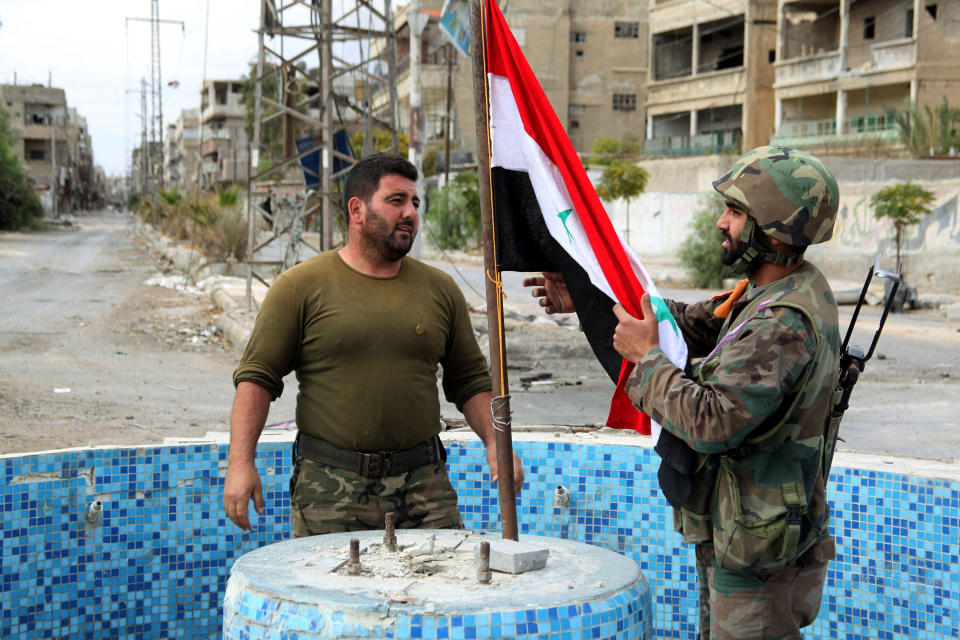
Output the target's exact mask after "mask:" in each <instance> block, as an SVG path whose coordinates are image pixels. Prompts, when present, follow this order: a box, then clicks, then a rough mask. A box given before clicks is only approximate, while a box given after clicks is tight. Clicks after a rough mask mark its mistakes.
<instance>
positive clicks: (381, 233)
mask: <svg viewBox="0 0 960 640" xmlns="http://www.w3.org/2000/svg"><path fill="white" fill-rule="evenodd" d="M419 207H420V197H419V196H418V195H417V185H416V184H415V183H414V182H413V180H409V179H407V178H404V177H403V176H399V175H386V176H383V177H381V178H380V186H379V187H378V188H377V190H376V192H374V194H373V196H372V197H371V198H370V201H369V202H366V203H363V213H364V215H363V219H362V223H361V234H362V236H363V240H364V244H366V245H367V246H368V247H369V248H371V249H373V250H374V251H376V252H377V253H379V254H380V255H381V256H382V257H383V258H385V259H387V260H391V261H392V260H399V259H400V258H402V257H403V256H405V255H407V252H409V251H410V247H411V246H413V239H414V238H415V237H416V235H417V228H418V227H419V224H420V219H419V216H418V214H417V209H418V208H419Z"/></svg>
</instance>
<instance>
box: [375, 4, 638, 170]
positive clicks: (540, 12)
mask: <svg viewBox="0 0 960 640" xmlns="http://www.w3.org/2000/svg"><path fill="white" fill-rule="evenodd" d="M421 5H422V11H423V13H424V14H425V15H426V16H427V17H428V22H427V24H426V26H425V28H424V31H423V35H422V36H421V47H422V49H421V52H420V61H421V90H420V91H421V103H422V111H423V117H424V120H425V127H424V128H425V130H426V137H427V139H426V141H425V144H427V145H431V144H432V145H440V144H441V143H442V141H443V138H444V135H445V128H446V121H447V86H448V85H447V83H448V79H447V77H448V63H449V66H450V67H451V69H450V71H451V73H450V77H451V80H450V83H451V86H452V91H453V96H452V105H451V107H452V108H451V110H450V121H451V123H450V124H451V145H452V148H453V149H454V150H457V149H462V150H466V151H473V150H474V147H475V144H476V143H475V129H474V127H475V125H474V112H475V102H474V97H473V80H472V66H471V62H470V59H469V58H467V57H465V56H462V55H461V54H459V53H456V51H455V49H454V48H453V47H452V46H451V45H450V44H449V43H448V41H447V40H446V37H445V36H444V35H443V34H442V33H441V31H440V27H439V22H440V9H441V8H442V5H443V1H442V0H422V2H421ZM406 9H409V5H408V6H407V7H406ZM407 17H408V16H407V14H406V10H405V8H404V7H402V6H401V7H400V8H399V9H398V11H397V18H396V33H397V43H396V46H397V60H398V64H397V66H398V78H397V81H396V86H397V96H398V109H397V111H398V118H397V121H398V122H399V123H401V129H402V130H404V131H406V130H407V127H408V123H409V122H410V106H409V105H410V92H411V85H410V73H409V70H410V64H409V60H410V58H409V56H410V28H409V22H408V20H407ZM506 17H507V21H508V22H509V24H510V28H511V30H512V32H513V34H514V36H515V37H516V39H517V42H518V44H519V45H520V47H521V49H522V50H523V52H524V55H525V56H526V58H527V61H528V62H529V63H530V66H531V68H532V69H533V71H534V73H535V74H536V76H537V79H538V80H539V81H540V84H541V85H542V87H543V90H544V92H545V93H546V95H547V98H548V99H549V100H550V103H551V105H552V106H553V108H554V111H556V113H557V116H558V117H559V119H560V122H562V123H563V124H564V125H565V126H566V127H567V130H568V132H569V135H570V139H571V141H572V142H573V145H574V147H575V148H576V149H577V150H578V151H580V152H582V153H588V152H590V150H591V148H592V146H593V143H594V141H595V140H596V139H597V138H599V137H610V138H616V139H622V138H624V137H628V136H630V137H635V138H638V139H639V138H642V137H643V127H644V87H645V85H646V80H647V64H646V59H647V56H646V51H647V49H646V47H645V46H643V43H645V41H646V33H647V31H646V25H647V7H646V3H644V2H631V1H630V0H612V1H604V2H601V1H600V0H512V1H511V2H510V3H509V6H508V8H507V16H506ZM378 89H379V90H378V91H376V92H375V94H374V100H373V104H374V105H375V107H383V106H385V105H386V104H387V100H388V98H389V96H388V92H387V91H386V88H383V87H381V88H378Z"/></svg>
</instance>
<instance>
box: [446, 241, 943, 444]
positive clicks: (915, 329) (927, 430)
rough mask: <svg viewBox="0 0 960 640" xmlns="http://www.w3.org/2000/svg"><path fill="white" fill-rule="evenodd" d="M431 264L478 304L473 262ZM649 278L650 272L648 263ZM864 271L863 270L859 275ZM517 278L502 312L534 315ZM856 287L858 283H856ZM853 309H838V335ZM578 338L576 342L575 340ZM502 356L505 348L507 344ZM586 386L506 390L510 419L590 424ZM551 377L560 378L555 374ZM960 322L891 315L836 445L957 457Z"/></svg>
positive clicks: (599, 411)
mask: <svg viewBox="0 0 960 640" xmlns="http://www.w3.org/2000/svg"><path fill="white" fill-rule="evenodd" d="M432 263H433V264H434V265H435V266H437V267H440V268H442V269H444V270H445V271H447V272H448V273H450V274H451V275H452V276H453V277H454V278H455V279H456V280H457V281H458V282H459V283H461V288H462V289H463V290H464V293H465V295H466V296H467V298H468V300H469V301H470V302H471V303H472V304H474V305H483V304H484V300H483V298H482V297H481V296H480V294H481V293H482V292H483V286H484V285H483V278H484V274H483V270H482V268H481V267H480V266H478V265H463V264H458V265H456V268H454V267H453V265H451V264H450V262H448V261H445V260H433V261H432ZM648 268H649V269H650V270H651V275H652V276H653V277H654V278H657V273H656V272H655V270H654V269H653V268H652V267H650V266H649V265H648ZM864 273H866V270H864ZM523 278H524V274H517V273H505V274H503V281H504V291H505V292H506V295H507V298H506V302H505V308H506V310H507V311H508V312H513V313H515V314H519V315H527V316H530V317H538V316H539V315H540V314H542V311H541V310H540V309H539V307H537V305H536V301H535V300H534V299H533V298H532V297H531V296H530V292H529V291H528V290H526V289H524V287H523V286H522V285H521V282H522V280H523ZM861 284H862V282H861ZM661 293H662V294H663V295H664V296H665V297H668V298H674V299H679V300H683V301H686V302H694V301H696V300H701V299H703V298H705V297H709V296H712V295H716V294H717V293H719V292H718V291H704V290H694V289H671V288H662V289H661ZM852 311H853V307H852V306H842V307H841V308H840V323H841V328H842V330H843V332H846V328H847V326H848V325H849V322H850V317H851V315H852ZM879 318H880V307H876V306H874V307H865V308H864V309H863V311H861V314H860V319H859V321H858V322H857V330H856V331H854V334H853V337H852V339H851V343H852V344H854V345H860V346H863V347H864V348H866V347H868V346H869V344H870V342H871V340H872V339H873V334H874V332H875V331H876V329H877V326H878V324H879ZM581 339H582V337H581ZM507 349H508V358H509V357H510V356H509V354H510V349H511V344H510V342H509V337H508V342H507ZM596 371H597V378H599V382H597V381H596V380H595V379H594V380H591V381H589V384H585V385H581V386H575V387H571V386H566V387H563V388H562V391H556V392H553V393H549V394H548V393H543V392H541V391H539V390H536V389H534V390H527V391H524V390H522V389H520V390H518V389H517V388H515V387H514V388H513V396H514V402H513V408H514V413H515V419H516V420H518V421H522V422H540V421H542V422H565V423H567V424H583V423H595V422H597V421H602V420H603V418H604V417H605V416H606V411H607V407H608V403H609V394H610V390H611V387H612V385H611V384H610V383H609V381H608V380H606V379H605V378H604V377H603V373H602V371H601V370H600V368H599V366H597V367H596ZM557 375H561V376H562V375H563V372H562V371H559V372H557ZM958 398H960V324H958V323H949V322H947V321H946V319H945V318H944V317H943V315H942V314H941V313H939V312H937V311H933V310H922V311H913V312H908V313H901V314H891V315H890V316H889V317H888V320H887V323H886V326H885V328H884V330H883V334H882V335H881V338H880V342H879V345H878V347H877V350H876V353H875V355H874V357H873V359H871V360H870V361H869V362H868V363H867V367H866V369H865V371H864V374H863V377H862V379H861V381H860V383H859V384H858V385H857V387H856V388H855V389H854V392H853V396H852V399H851V407H850V410H849V411H848V412H847V414H846V415H845V417H844V423H843V426H842V428H841V437H842V438H844V439H845V440H846V443H845V444H843V443H842V444H841V447H842V448H845V449H848V450H852V451H862V452H876V453H898V454H900V455H906V456H914V457H921V458H938V459H947V460H949V459H958V460H960V417H958V413H960V399H958Z"/></svg>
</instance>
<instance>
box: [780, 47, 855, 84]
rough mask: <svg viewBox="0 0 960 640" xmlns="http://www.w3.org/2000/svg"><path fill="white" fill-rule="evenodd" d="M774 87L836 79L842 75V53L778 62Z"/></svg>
mask: <svg viewBox="0 0 960 640" xmlns="http://www.w3.org/2000/svg"><path fill="white" fill-rule="evenodd" d="M776 69H777V79H776V84H774V87H777V88H779V87H783V86H791V85H796V84H805V83H807V82H823V81H828V80H835V79H836V78H837V76H839V75H840V71H841V69H840V54H839V53H838V52H836V51H831V52H827V53H821V54H818V55H815V56H812V57H807V58H794V59H792V60H784V61H783V62H778V63H776Z"/></svg>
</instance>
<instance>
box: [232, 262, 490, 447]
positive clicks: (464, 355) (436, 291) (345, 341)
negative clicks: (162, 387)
mask: <svg viewBox="0 0 960 640" xmlns="http://www.w3.org/2000/svg"><path fill="white" fill-rule="evenodd" d="M438 364H439V365H442V366H443V390H444V395H445V396H446V398H447V400H448V401H450V402H453V403H455V404H456V405H457V407H458V408H462V407H463V404H464V403H465V402H466V401H467V400H469V399H470V398H472V397H473V396H474V395H476V394H477V393H479V392H481V391H489V390H490V388H491V380H490V372H489V369H488V367H487V363H486V360H485V359H484V357H483V354H482V353H481V352H480V348H479V347H478V345H477V340H476V337H475V336H474V333H473V327H472V325H471V324H470V317H469V314H468V312H467V304H466V301H465V300H464V298H463V294H462V293H461V292H460V290H459V289H458V288H457V286H456V284H455V283H454V281H453V279H452V278H451V277H450V276H448V275H447V274H445V273H443V272H442V271H440V270H439V269H435V268H434V267H431V266H428V265H426V264H423V263H422V262H419V261H417V260H414V259H412V258H409V257H405V258H403V263H402V265H401V267H400V272H399V273H398V274H397V275H396V276H393V277H391V278H377V277H373V276H368V275H364V274H362V273H360V272H358V271H355V270H354V269H352V268H350V267H349V266H347V264H346V263H345V262H344V261H343V259H342V258H341V257H340V255H339V254H338V253H337V252H335V251H329V252H326V253H322V254H320V255H318V256H314V257H313V258H311V259H309V260H307V261H305V262H303V263H301V264H299V265H297V266H295V267H292V268H291V269H288V270H287V271H285V272H284V273H282V274H281V275H280V276H279V277H278V278H277V279H276V281H275V282H274V283H273V285H271V287H270V289H269V290H268V291H267V295H266V297H265V298H264V301H263V305H262V307H261V308H260V313H259V314H258V315H257V321H256V324H255V325H254V328H253V333H252V334H251V336H250V341H249V342H248V343H247V347H246V349H245V350H244V352H243V357H242V358H241V361H240V365H239V366H238V367H237V369H236V371H234V374H233V383H234V385H236V384H239V383H240V382H241V381H245V380H246V381H250V382H255V383H256V384H259V385H260V386H262V387H264V388H265V389H267V390H268V391H269V392H270V393H271V394H272V396H273V398H274V399H276V398H277V397H279V395H280V393H281V392H282V391H283V377H284V376H285V375H286V374H288V373H289V372H290V371H293V370H296V373H297V380H298V382H299V387H300V389H299V392H298V393H297V426H298V427H299V428H300V430H302V431H303V432H305V433H308V434H310V435H313V436H316V437H317V438H321V439H323V440H326V441H327V442H330V443H332V444H334V445H336V446H338V447H343V448H347V449H352V450H357V451H376V450H381V449H384V450H399V449H406V448H408V447H411V446H413V445H415V444H417V443H419V442H422V441H424V440H426V439H428V438H430V437H431V436H434V435H436V434H437V433H439V432H440V401H439V398H438V395H437V365H438Z"/></svg>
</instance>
